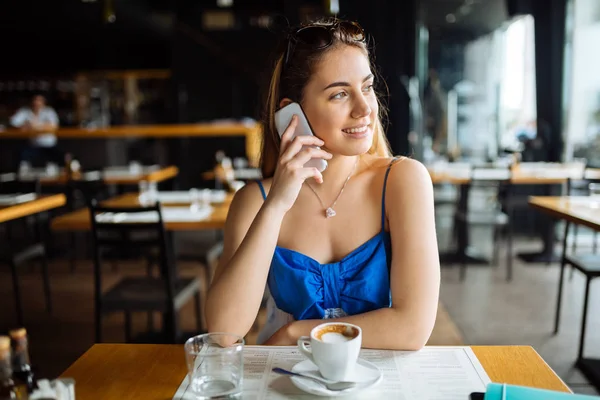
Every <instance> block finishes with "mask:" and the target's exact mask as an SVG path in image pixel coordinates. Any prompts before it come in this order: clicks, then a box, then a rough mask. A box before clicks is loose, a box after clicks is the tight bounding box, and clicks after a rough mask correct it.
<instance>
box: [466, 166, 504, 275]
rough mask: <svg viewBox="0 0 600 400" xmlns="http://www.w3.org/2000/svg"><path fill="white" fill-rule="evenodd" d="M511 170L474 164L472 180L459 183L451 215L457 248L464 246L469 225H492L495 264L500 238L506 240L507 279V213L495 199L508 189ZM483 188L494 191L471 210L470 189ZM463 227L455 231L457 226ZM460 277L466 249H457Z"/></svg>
mask: <svg viewBox="0 0 600 400" xmlns="http://www.w3.org/2000/svg"><path fill="white" fill-rule="evenodd" d="M510 179H511V171H510V169H508V168H489V167H479V166H475V167H473V169H472V170H471V179H470V182H469V183H468V184H464V185H461V188H460V191H461V193H460V196H459V201H458V204H457V207H456V212H455V214H454V227H455V235H456V240H457V242H458V244H457V245H458V246H459V248H460V247H461V246H462V247H466V243H467V242H468V238H466V237H463V236H465V235H467V234H468V229H466V228H465V226H466V225H468V226H477V225H479V226H492V227H493V243H494V252H493V260H492V263H493V265H498V260H499V250H500V239H501V237H503V236H504V237H506V239H507V255H506V280H507V281H510V280H511V279H512V269H513V268H512V232H511V227H510V217H509V215H508V213H506V212H503V211H502V204H501V202H500V201H499V199H498V192H499V191H501V190H502V191H504V193H507V191H509V190H510ZM475 188H480V189H482V188H485V189H489V190H493V191H494V194H493V195H492V196H491V197H488V198H485V199H483V198H482V199H479V200H480V201H486V202H488V205H487V206H486V207H484V208H480V209H474V208H472V207H471V203H472V202H473V200H476V199H472V198H471V197H473V195H474V193H473V189H475ZM460 226H463V228H462V229H460V230H458V227H460ZM460 253H461V254H462V256H461V259H460V280H461V281H464V280H465V278H466V273H467V272H466V271H467V255H466V251H462V250H461V252H460Z"/></svg>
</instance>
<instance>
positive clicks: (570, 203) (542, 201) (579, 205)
mask: <svg viewBox="0 0 600 400" xmlns="http://www.w3.org/2000/svg"><path fill="white" fill-rule="evenodd" d="M529 204H530V205H531V206H532V207H533V208H535V209H537V210H539V211H541V212H543V213H546V214H548V215H550V216H552V217H554V218H557V219H562V220H564V221H566V224H565V230H564V234H563V250H562V257H561V265H560V277H559V280H558V293H557V300H556V311H555V320H554V333H555V334H556V333H558V327H559V324H560V306H561V299H562V287H563V281H564V271H565V267H566V255H567V247H568V246H567V237H568V235H569V225H570V224H577V225H584V226H587V227H588V228H591V229H593V230H595V231H600V197H591V196H586V197H583V196H561V197H550V196H548V197H541V196H537V197H536V196H532V197H530V198H529ZM578 255H579V254H578ZM596 262H598V263H600V260H598V261H596ZM587 263H588V264H591V263H592V261H587ZM592 277H593V275H586V279H587V281H586V289H585V299H584V302H583V303H584V304H583V318H582V320H581V328H580V329H581V331H580V337H579V352H578V355H577V361H576V366H577V367H578V368H579V370H580V371H581V372H582V373H583V374H584V375H585V376H586V377H587V378H588V380H589V381H590V382H591V383H592V384H593V385H595V386H596V388H598V389H599V390H600V359H597V358H589V357H584V356H583V348H584V341H585V333H586V331H585V327H586V317H587V303H588V296H589V288H590V285H589V284H590V280H591V279H592Z"/></svg>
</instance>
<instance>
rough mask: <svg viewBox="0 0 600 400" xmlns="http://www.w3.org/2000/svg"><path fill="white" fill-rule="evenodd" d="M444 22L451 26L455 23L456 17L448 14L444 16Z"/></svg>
mask: <svg viewBox="0 0 600 400" xmlns="http://www.w3.org/2000/svg"><path fill="white" fill-rule="evenodd" d="M446 22H448V23H449V24H453V23H455V22H456V16H455V15H454V14H448V15H446Z"/></svg>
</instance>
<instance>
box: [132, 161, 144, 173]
mask: <svg viewBox="0 0 600 400" xmlns="http://www.w3.org/2000/svg"><path fill="white" fill-rule="evenodd" d="M129 172H131V173H132V174H134V175H139V174H141V173H142V164H140V162H139V161H135V160H132V161H130V162H129Z"/></svg>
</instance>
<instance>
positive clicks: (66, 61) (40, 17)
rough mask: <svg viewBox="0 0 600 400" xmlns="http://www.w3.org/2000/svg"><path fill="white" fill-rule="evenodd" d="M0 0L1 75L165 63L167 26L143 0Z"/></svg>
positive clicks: (133, 67) (168, 57)
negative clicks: (110, 18)
mask: <svg viewBox="0 0 600 400" xmlns="http://www.w3.org/2000/svg"><path fill="white" fill-rule="evenodd" d="M105 3H106V2H105V1H96V2H94V3H84V2H82V1H81V0H59V1H36V0H20V1H3V2H0V35H2V37H3V38H4V39H3V45H2V47H3V55H4V56H5V57H3V59H5V60H6V59H9V60H10V62H8V63H3V65H2V69H1V72H0V74H3V75H9V76H11V75H15V74H18V75H24V74H27V73H35V74H40V73H42V74H52V73H63V74H64V73H68V72H74V71H81V70H86V69H125V68H129V69H136V68H168V67H169V65H170V58H171V54H170V37H171V35H170V29H169V28H168V27H166V26H164V24H159V23H155V22H152V21H153V16H155V15H156V14H157V11H156V10H155V11H152V10H151V9H150V8H149V3H147V2H145V1H142V0H128V1H114V8H113V9H112V10H113V11H114V15H115V16H116V19H115V22H114V23H109V22H107V21H106V19H105V13H106V11H107V10H106V9H105V8H104V4H105Z"/></svg>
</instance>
